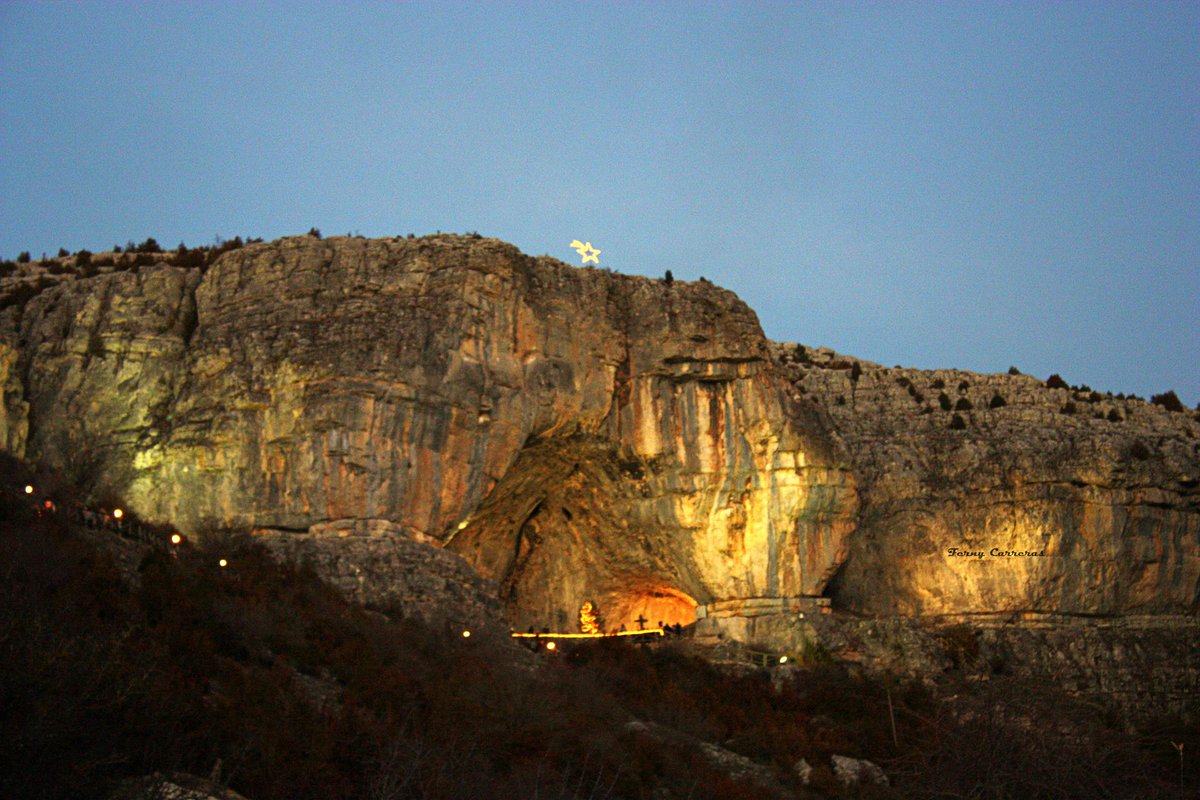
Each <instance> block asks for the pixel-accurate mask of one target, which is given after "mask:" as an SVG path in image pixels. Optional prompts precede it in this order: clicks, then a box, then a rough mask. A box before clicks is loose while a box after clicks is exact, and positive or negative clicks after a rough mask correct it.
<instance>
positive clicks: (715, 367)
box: [0, 236, 856, 625]
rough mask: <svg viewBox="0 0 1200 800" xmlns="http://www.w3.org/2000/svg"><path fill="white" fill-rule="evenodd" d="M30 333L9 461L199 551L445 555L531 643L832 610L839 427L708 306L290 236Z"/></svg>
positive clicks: (512, 258) (19, 332)
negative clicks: (104, 501) (737, 611)
mask: <svg viewBox="0 0 1200 800" xmlns="http://www.w3.org/2000/svg"><path fill="white" fill-rule="evenodd" d="M17 311H18V309H10V310H8V311H6V312H5V317H4V331H5V333H4V345H3V352H2V353H0V367H2V368H3V369H4V375H3V376H0V377H4V378H5V381H6V382H5V412H6V413H5V423H4V427H3V429H2V430H3V432H4V434H5V436H6V438H7V445H8V447H9V448H10V449H12V450H14V451H16V452H21V451H22V449H23V450H24V453H23V454H24V455H27V456H29V457H32V458H40V459H44V460H46V461H48V462H50V463H52V464H58V465H60V466H64V467H66V468H68V469H69V470H71V471H74V472H77V473H79V474H81V475H82V474H88V473H92V472H99V473H100V474H101V475H102V476H103V480H104V483H105V487H104V488H105V489H106V490H107V491H109V492H112V493H117V494H119V495H122V496H124V498H125V499H126V501H127V502H128V503H129V504H130V506H131V507H132V508H133V509H134V510H136V511H137V512H138V513H139V514H141V515H142V516H144V517H147V518H151V519H171V520H174V521H176V522H177V523H179V524H181V525H183V526H184V527H195V526H197V525H198V524H199V523H200V522H201V521H202V520H205V519H210V518H212V519H217V520H221V521H223V522H228V523H241V524H246V525H249V526H251V527H254V528H257V529H260V530H264V531H272V532H275V533H279V532H283V533H286V532H288V531H295V532H308V531H309V530H310V529H312V530H313V531H314V533H318V534H320V535H321V538H322V539H326V538H327V537H328V535H329V532H330V531H335V532H344V533H353V532H357V534H355V535H383V536H396V535H403V536H406V537H408V538H412V539H415V540H417V541H420V542H427V543H430V544H433V545H442V544H447V543H448V544H449V547H450V549H452V550H454V551H456V552H458V553H460V554H462V555H463V556H464V557H465V558H467V560H468V561H469V562H470V563H472V564H473V565H475V566H476V567H477V568H478V569H479V570H480V572H481V573H482V574H483V575H484V576H485V577H488V578H492V579H494V580H495V581H496V582H497V583H498V584H499V585H500V586H501V590H502V596H503V597H504V598H505V599H506V600H508V602H509V603H510V605H511V607H512V608H514V609H515V610H516V612H515V613H516V616H517V619H518V620H519V621H521V622H524V621H525V620H526V619H528V620H529V621H531V622H532V621H534V620H538V621H542V622H543V623H544V624H551V623H555V624H557V622H558V620H559V618H560V617H564V616H565V617H566V618H567V621H568V622H570V621H571V620H572V619H573V616H574V614H575V612H576V610H577V609H578V607H579V605H580V604H581V603H582V601H583V600H587V599H590V600H593V601H594V602H596V603H597V604H598V605H599V606H600V608H601V610H602V611H603V612H604V613H605V615H606V618H607V621H608V623H609V624H610V625H616V624H619V623H621V622H627V621H631V620H632V618H633V617H635V616H637V615H638V614H639V613H642V614H645V615H646V617H647V618H651V619H652V620H653V621H655V622H656V621H658V619H663V618H665V619H667V620H668V621H670V620H671V619H684V618H685V617H686V616H687V614H688V613H690V609H691V608H692V606H693V605H694V604H695V603H698V602H700V603H703V602H709V601H711V600H716V599H723V598H729V597H746V596H763V595H771V596H774V595H795V594H801V593H818V592H820V591H821V590H822V588H823V587H824V585H825V583H826V581H827V580H828V579H829V577H830V576H831V575H832V574H833V573H834V571H835V570H836V569H837V567H838V565H839V564H840V562H841V560H842V558H843V556H844V553H845V547H846V537H847V535H848V533H849V531H850V530H851V529H852V527H853V524H854V516H855V512H856V494H855V489H854V482H853V480H852V478H851V476H850V474H849V472H848V471H846V469H845V468H844V466H843V464H842V463H841V462H840V461H839V459H838V456H837V450H836V447H835V445H834V444H833V443H832V441H831V440H830V439H828V437H827V436H826V435H825V433H824V429H823V427H822V425H823V423H822V419H824V418H823V417H822V416H821V415H820V414H812V413H810V414H808V415H807V416H806V415H800V414H794V413H792V412H793V411H794V409H793V410H789V409H788V408H785V407H784V405H783V402H784V401H783V392H782V389H783V386H784V384H783V383H782V382H781V381H780V380H779V378H778V377H777V372H776V369H775V366H774V365H773V363H772V361H771V355H770V350H769V347H768V343H767V342H766V340H765V339H764V338H763V335H762V332H761V330H760V329H759V326H758V322H757V319H756V318H755V316H754V314H753V312H751V311H750V310H749V309H748V308H746V306H745V305H744V304H742V303H741V302H740V301H739V300H738V299H737V298H736V297H735V296H733V295H732V294H731V293H729V292H727V291H724V290H722V289H719V288H716V287H714V286H712V285H711V284H707V283H683V282H675V283H674V284H672V285H667V284H665V283H663V282H660V281H653V280H648V279H645V278H638V277H629V276H622V275H615V274H612V273H608V272H604V271H600V270H590V269H575V268H571V267H568V266H567V265H564V264H562V263H560V262H558V261H555V260H553V259H549V258H540V259H534V258H530V257H528V256H525V255H522V254H521V253H520V252H518V251H517V250H516V249H515V248H513V247H511V246H509V245H506V244H504V243H502V242H498V241H496V240H489V239H473V238H467V237H457V236H438V237H426V238H424V239H417V240H400V239H394V240H359V239H326V240H318V239H315V238H310V237H292V238H288V239H283V240H280V241H277V242H273V243H269V244H258V245H251V246H247V247H245V248H242V249H240V250H235V251H232V252H230V253H228V254H226V255H224V256H223V257H222V258H221V259H220V260H218V261H217V262H216V263H215V264H214V265H213V266H212V267H211V268H210V269H209V270H208V271H207V272H206V273H204V274H203V275H201V273H200V272H199V271H198V270H185V269H181V268H176V267H171V266H166V265H157V266H151V267H143V268H142V269H141V270H140V272H138V273H133V272H124V273H115V274H102V275H100V276H98V277H95V278H91V279H86V280H77V281H71V282H68V283H64V284H62V285H59V286H57V287H54V288H52V289H48V290H47V291H45V292H43V293H42V294H41V295H39V296H37V297H35V298H34V299H33V300H31V301H29V303H28V304H27V305H26V306H25V308H24V309H23V310H21V311H22V313H20V314H19V315H18V313H17ZM26 406H27V407H26ZM26 431H27V433H26ZM464 523H465V525H464ZM363 532H366V533H363ZM656 615H657V616H656Z"/></svg>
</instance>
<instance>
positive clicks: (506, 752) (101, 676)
mask: <svg viewBox="0 0 1200 800" xmlns="http://www.w3.org/2000/svg"><path fill="white" fill-rule="evenodd" d="M3 473H4V474H3V476H2V477H3V506H2V507H0V741H3V742H4V745H5V746H4V747H3V749H0V797H5V798H73V799H75V800H85V799H86V798H107V797H110V796H111V795H112V794H113V793H114V791H116V790H117V788H118V787H119V785H120V784H121V782H122V781H123V780H127V779H130V778H134V777H138V776H144V775H147V774H150V773H153V772H157V771H161V772H167V773H171V772H184V773H190V774H193V775H201V776H209V775H212V774H214V765H216V764H217V763H218V761H219V762H220V770H219V782H220V783H221V784H223V785H227V786H229V787H231V788H232V789H234V790H236V791H237V792H239V793H241V794H242V795H245V796H246V797H248V798H251V800H272V799H274V798H279V799H280V800H282V799H283V798H287V800H302V798H379V799H380V800H382V799H384V798H396V799H399V798H430V799H435V798H436V799H438V800H441V799H443V798H445V799H447V800H448V799H449V798H535V797H536V798H612V800H617V798H630V799H631V800H632V799H638V800H643V799H644V800H649V799H650V798H680V799H681V800H682V799H683V798H692V799H693V800H701V799H702V798H713V799H714V800H715V799H717V798H722V799H730V798H732V799H736V798H761V797H802V798H803V797H812V798H820V797H841V796H851V797H881V798H899V797H914V798H933V797H943V798H944V797H970V798H1104V797H1114V798H1117V797H1119V798H1133V797H1142V798H1159V797H1174V796H1189V797H1190V796H1195V794H1194V793H1195V791H1196V789H1197V783H1196V778H1195V774H1194V773H1190V774H1189V775H1187V776H1186V780H1187V782H1188V786H1187V787H1186V788H1185V787H1183V786H1181V785H1180V761H1179V757H1178V754H1177V751H1176V750H1175V749H1173V747H1172V746H1171V744H1170V742H1171V741H1172V740H1173V741H1175V742H1185V748H1186V749H1185V754H1186V755H1187V757H1188V759H1189V760H1190V759H1191V758H1192V757H1193V756H1192V754H1193V753H1194V752H1195V749H1194V748H1198V747H1200V739H1198V738H1197V737H1196V735H1195V733H1196V732H1195V730H1192V731H1190V732H1189V731H1186V730H1183V729H1175V730H1166V729H1163V730H1158V731H1154V732H1149V733H1147V734H1145V735H1143V736H1140V737H1134V736H1130V735H1126V734H1124V733H1120V732H1118V731H1116V730H1115V729H1114V728H1113V727H1110V726H1108V725H1106V724H1105V722H1104V720H1102V719H1100V718H1099V717H1098V716H1097V715H1095V714H1093V713H1091V712H1090V711H1089V710H1088V709H1086V708H1079V707H1076V706H1073V705H1071V704H1070V703H1069V702H1067V701H1066V700H1065V699H1064V698H1063V697H1061V696H1058V695H1056V694H1055V693H1054V692H1053V691H1052V690H1051V689H1047V688H1045V687H1032V686H1028V685H1017V684H1013V683H1006V682H1005V679H1004V678H1003V677H1002V676H997V677H995V678H994V679H993V680H991V681H988V682H986V683H978V684H973V685H970V686H968V685H967V684H966V683H964V684H962V685H961V686H959V687H958V688H957V689H954V690H949V691H947V690H944V689H938V690H937V691H934V690H931V689H926V688H923V687H921V686H918V685H900V684H898V683H897V684H896V685H892V686H887V685H886V684H885V683H884V682H882V681H878V680H868V679H865V678H861V677H855V676H852V675H850V674H849V673H847V672H846V671H845V670H844V669H842V668H841V667H839V666H837V665H834V664H829V663H815V664H810V665H808V666H806V667H805V668H802V669H797V670H793V671H785V670H776V671H771V672H768V671H766V670H760V671H741V672H738V673H737V674H731V673H728V672H722V671H720V670H718V669H717V668H716V667H714V666H712V665H711V664H710V663H708V662H706V661H704V660H702V659H700V658H698V657H696V656H695V655H694V654H691V653H689V652H687V651H686V650H685V649H683V646H682V645H661V646H657V647H649V648H639V647H637V646H627V645H624V644H622V643H620V642H607V641H605V642H600V643H597V644H592V645H589V646H579V647H576V648H575V649H573V650H566V651H564V652H560V653H557V654H549V653H544V652H543V653H540V654H538V655H534V654H532V653H530V652H528V651H526V650H523V649H520V648H518V647H515V646H514V645H513V644H512V642H511V641H509V640H491V641H489V640H488V639H487V637H486V636H482V637H481V636H479V635H476V636H472V637H470V638H469V639H464V638H463V637H462V635H461V631H457V630H454V631H451V630H436V629H431V628H429V627H427V626H425V625H422V624H419V623H416V622H413V621H406V620H403V619H399V618H398V617H397V616H395V615H394V614H390V613H389V610H388V609H366V608H363V607H360V606H355V605H352V604H350V603H348V602H346V601H345V600H344V599H343V598H342V597H341V596H340V595H338V594H337V593H336V592H335V591H334V590H332V589H330V588H328V587H327V586H325V585H324V584H322V583H321V582H320V581H319V580H318V579H317V578H316V577H315V576H314V575H313V574H311V573H310V572H307V571H305V570H304V569H300V568H296V567H293V566H287V565H281V564H279V563H276V562H275V561H273V560H272V558H271V557H270V556H269V555H268V554H267V553H266V552H265V551H264V550H262V549H260V548H258V547H257V546H255V545H253V544H252V543H251V542H249V541H248V540H238V539H237V538H236V537H225V538H224V540H223V541H221V543H220V547H221V550H220V553H217V552H214V551H213V550H212V549H211V548H213V547H215V546H217V545H209V546H208V549H205V548H200V547H191V546H189V545H188V544H187V543H186V542H185V543H184V544H182V545H180V546H179V547H175V548H172V547H171V546H169V545H168V544H165V541H166V540H165V539H164V540H163V541H164V544H163V545H159V546H155V545H152V544H144V543H143V544H133V543H130V542H126V541H123V540H122V541H118V540H117V537H115V535H114V534H112V533H110V532H105V531H87V530H84V529H82V528H77V527H73V526H72V525H70V524H69V523H68V521H67V519H66V517H67V515H66V514H64V513H61V509H62V508H64V507H66V506H67V505H68V504H69V494H70V493H69V491H68V490H65V489H61V490H59V491H58V493H57V497H56V499H57V500H58V506H59V509H60V511H59V512H55V513H42V514H38V513H37V512H36V511H35V510H34V509H33V508H32V503H31V502H29V501H28V500H27V499H26V498H25V497H24V496H23V494H22V491H21V487H22V486H23V484H24V483H25V482H26V481H31V482H32V481H34V480H35V478H34V476H33V475H32V473H31V472H29V471H28V470H27V468H26V467H24V466H23V465H21V464H19V463H16V462H12V461H6V462H5V463H4V464H3ZM37 480H39V482H40V483H41V484H42V485H44V484H45V481H46V480H47V479H46V478H44V477H43V478H40V479H37ZM218 556H219V557H224V558H227V559H228V566H226V567H224V568H222V567H220V566H218V564H217V559H218ZM889 699H890V703H891V706H892V710H893V714H894V729H893V722H892V715H889ZM833 754H842V755H849V756H853V757H857V758H867V759H870V760H872V761H874V762H876V763H877V764H879V765H880V766H882V767H883V769H884V771H885V772H886V773H887V775H888V776H889V778H890V786H888V787H882V786H878V787H876V786H873V787H855V788H849V789H847V788H844V787H843V786H842V785H841V784H840V783H839V782H838V781H837V780H836V779H835V777H834V774H833V772H832V769H831V762H830V757H831V756H832V755H833ZM801 759H803V760H804V761H805V762H806V763H807V764H808V765H811V767H812V770H811V773H810V774H809V776H808V785H807V786H804V785H802V783H801V779H800V775H799V773H798V772H797V770H796V765H797V763H798V762H799V761H800V760H801Z"/></svg>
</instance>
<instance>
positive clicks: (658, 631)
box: [512, 628, 667, 639]
mask: <svg viewBox="0 0 1200 800" xmlns="http://www.w3.org/2000/svg"><path fill="white" fill-rule="evenodd" d="M666 635H667V634H666V631H664V630H663V629H662V628H647V629H646V630H644V631H617V632H616V633H514V634H512V637H513V638H514V639H611V638H612V637H614V636H666Z"/></svg>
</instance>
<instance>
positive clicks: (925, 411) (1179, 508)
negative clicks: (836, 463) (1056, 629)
mask: <svg viewBox="0 0 1200 800" xmlns="http://www.w3.org/2000/svg"><path fill="white" fill-rule="evenodd" d="M775 348H776V357H777V359H778V360H779V362H780V363H781V364H782V365H783V368H784V369H785V370H786V371H787V373H788V375H789V379H790V381H791V383H792V390H791V391H792V395H793V397H794V398H795V400H796V401H797V402H800V403H810V404H813V405H815V406H817V407H819V408H820V409H822V410H823V411H824V412H826V413H828V414H829V415H830V417H831V419H832V429H833V431H834V434H833V435H834V436H836V438H837V439H838V441H839V442H840V444H841V445H842V446H843V447H844V452H846V453H847V454H848V456H849V459H850V464H851V468H852V469H853V472H854V475H855V479H856V481H857V484H858V487H859V491H860V498H861V501H862V502H861V508H860V514H859V521H858V526H857V528H856V530H855V532H854V533H853V534H852V536H851V537H850V551H849V558H848V559H847V561H846V562H845V564H844V565H843V566H842V568H841V571H840V572H839V574H838V576H837V577H836V579H835V580H834V581H833V584H832V586H831V587H830V594H831V595H833V597H834V598H835V605H836V606H840V607H843V608H848V609H854V610H857V611H861V612H869V613H876V614H895V613H901V614H917V615H965V614H988V613H993V614H995V613H1000V614H1006V615H1012V614H1014V613H1016V612H1054V613H1057V614H1079V615H1114V614H1127V613H1143V614H1144V613H1154V614H1171V613H1174V614H1192V615H1194V614H1195V613H1196V611H1197V610H1198V608H1200V605H1198V604H1200V489H1198V488H1197V487H1198V485H1200V420H1197V419H1196V418H1195V415H1194V414H1193V413H1180V412H1170V411H1167V410H1165V409H1164V408H1162V407H1160V406H1157V405H1152V404H1149V403H1146V402H1144V401H1140V400H1136V399H1126V398H1123V397H1120V398H1119V397H1114V396H1112V395H1107V394H1101V393H1098V392H1093V391H1091V390H1090V389H1087V388H1085V387H1080V388H1078V389H1074V390H1072V389H1068V388H1048V387H1047V385H1046V384H1045V383H1044V382H1042V381H1040V380H1037V379H1035V378H1032V377H1029V376H1026V375H1019V374H1017V375H980V374H975V373H970V372H964V371H958V370H935V371H922V370H914V369H900V368H886V367H882V366H880V365H878V364H871V363H870V362H866V361H860V360H858V359H854V358H850V357H847V356H841V355H838V354H835V353H833V352H831V351H828V350H807V349H805V348H802V347H798V346H795V345H776V346H775ZM956 417H957V419H956ZM952 548H953V549H954V550H955V551H956V552H954V553H952ZM1021 553H1036V554H1040V555H1020V554H1021ZM964 554H965V555H964Z"/></svg>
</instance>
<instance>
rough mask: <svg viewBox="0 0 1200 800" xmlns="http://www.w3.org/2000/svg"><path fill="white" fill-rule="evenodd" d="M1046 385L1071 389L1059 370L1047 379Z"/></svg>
mask: <svg viewBox="0 0 1200 800" xmlns="http://www.w3.org/2000/svg"><path fill="white" fill-rule="evenodd" d="M1046 386H1047V388H1050V389H1070V388H1071V387H1070V386H1068V385H1067V382H1066V381H1064V380H1063V379H1062V376H1061V375H1059V374H1058V373H1057V372H1056V373H1054V374H1053V375H1051V376H1050V377H1049V378H1047V379H1046Z"/></svg>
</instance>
